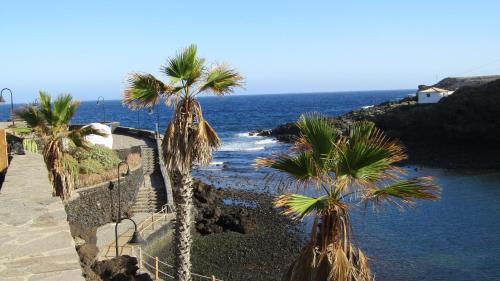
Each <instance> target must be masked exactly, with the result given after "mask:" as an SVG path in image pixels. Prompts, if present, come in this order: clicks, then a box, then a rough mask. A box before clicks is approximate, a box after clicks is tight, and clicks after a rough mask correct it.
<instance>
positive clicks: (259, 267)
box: [154, 182, 303, 281]
mask: <svg viewBox="0 0 500 281" xmlns="http://www.w3.org/2000/svg"><path fill="white" fill-rule="evenodd" d="M194 188H195V202H196V205H197V215H196V220H197V223H196V229H197V230H198V231H195V232H194V233H193V248H192V263H193V272H196V273H199V274H204V275H209V276H210V275H214V276H216V277H217V278H219V279H223V280H239V281H245V280H249V281H250V280H252V281H256V280H259V281H260V280H262V281H271V280H273V281H275V280H280V279H281V278H282V276H283V274H284V273H285V272H286V271H287V269H288V266H289V265H290V264H291V263H292V262H293V260H294V259H295V257H296V255H297V254H298V253H299V251H300V249H301V247H302V245H303V236H302V233H301V230H300V227H299V225H298V224H297V223H295V222H292V221H291V220H290V219H288V218H287V217H285V216H283V215H282V214H281V213H280V211H279V210H278V209H276V208H275V207H274V206H273V203H272V201H273V197H272V196H271V195H270V194H267V193H256V192H251V191H245V190H238V189H232V188H224V189H216V188H215V187H214V186H212V185H205V184H203V183H200V182H198V183H196V184H195V187H194ZM200 189H201V190H205V191H203V192H205V194H203V195H202V197H203V198H206V199H207V200H202V201H205V202H200V200H199V198H200V195H201V194H200ZM197 190H198V191H197ZM207 194H208V195H207ZM200 203H201V204H200ZM214 210H217V211H215V212H217V213H218V217H219V218H221V217H226V218H227V217H231V218H232V219H230V220H229V223H228V224H227V225H224V223H223V225H219V224H217V223H212V224H208V225H210V226H209V227H206V224H205V223H206V222H207V220H209V218H210V217H212V216H213V212H214ZM204 213H209V215H208V216H206V215H204ZM245 220H247V222H245ZM213 221H217V220H213ZM213 221H212V222H213ZM222 221H223V222H224V221H226V219H223V220H222ZM226 222H227V221H226ZM201 224H203V226H200V225H201ZM235 225H240V226H239V227H236V228H234V226H235ZM200 230H201V231H200ZM208 230H211V231H212V232H210V233H207V231H208ZM213 230H215V231H213ZM171 250H172V249H171V247H169V245H163V246H162V247H161V249H157V252H156V253H154V254H155V255H158V256H159V257H160V258H161V259H162V260H167V261H169V262H173V253H172V251H171Z"/></svg>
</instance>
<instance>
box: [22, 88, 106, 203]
mask: <svg viewBox="0 0 500 281" xmlns="http://www.w3.org/2000/svg"><path fill="white" fill-rule="evenodd" d="M79 105H80V103H79V102H78V101H73V98H72V97H71V95H69V94H65V95H59V96H58V97H57V99H56V100H55V101H52V99H51V97H50V95H49V94H47V93H45V92H43V91H40V105H39V106H35V105H28V106H27V107H26V108H24V109H23V110H21V111H20V112H18V113H17V114H18V115H19V116H20V117H21V118H22V119H23V120H25V121H26V123H27V125H28V126H29V127H31V128H33V131H34V133H35V134H36V136H37V137H39V138H41V139H42V141H43V143H44V148H43V159H44V161H45V165H46V167H47V170H48V172H49V180H50V182H51V183H52V186H53V192H52V195H53V196H60V197H61V199H63V200H67V199H69V198H70V197H71V192H72V191H73V189H74V184H75V174H76V173H77V171H76V170H75V169H78V167H77V166H75V165H74V159H73V158H72V157H71V155H70V154H69V153H68V152H67V149H66V148H67V147H68V145H74V146H76V147H85V148H88V147H89V145H90V144H89V143H88V142H87V141H86V140H85V136H86V135H89V134H99V135H103V132H100V131H97V130H95V129H93V128H91V127H90V126H89V127H85V128H82V129H80V128H77V129H70V128H69V123H70V121H71V119H72V118H73V115H74V114H75V112H76V110H77V108H78V106H79ZM72 160H73V161H72Z"/></svg>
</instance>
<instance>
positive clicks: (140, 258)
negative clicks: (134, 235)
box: [139, 246, 142, 269]
mask: <svg viewBox="0 0 500 281" xmlns="http://www.w3.org/2000/svg"><path fill="white" fill-rule="evenodd" d="M139 269H142V248H141V247H140V246H139Z"/></svg>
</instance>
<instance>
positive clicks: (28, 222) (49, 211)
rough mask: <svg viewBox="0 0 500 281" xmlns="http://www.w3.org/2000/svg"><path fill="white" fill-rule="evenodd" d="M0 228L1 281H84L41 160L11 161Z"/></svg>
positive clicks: (0, 202)
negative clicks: (0, 230) (0, 231)
mask: <svg viewBox="0 0 500 281" xmlns="http://www.w3.org/2000/svg"><path fill="white" fill-rule="evenodd" d="M0 227H1V229H2V236H1V237H0V280H2V281H3V280H8V281H17V280H23V281H26V280H32V281H37V280H40V281H41V280H44V281H49V280H50V281H58V280H61V281H62V280H64V281H67V280H71V281H83V280H84V278H83V277H82V271H81V267H80V264H79V258H78V255H77V253H76V251H75V244H74V241H73V238H72V237H71V235H70V229H69V225H68V222H67V215H66V213H65V211H64V206H63V203H62V202H61V200H60V199H59V198H54V197H52V187H51V185H50V183H49V181H48V178H47V171H46V168H45V164H44V163H43V159H42V157H41V155H38V154H31V153H27V154H26V155H24V156H21V155H19V156H17V155H16V156H15V157H14V158H13V160H12V162H11V164H10V166H9V169H8V171H7V175H6V177H5V181H4V183H3V186H2V189H1V190H0Z"/></svg>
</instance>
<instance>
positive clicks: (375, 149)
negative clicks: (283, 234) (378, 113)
mask: <svg viewBox="0 0 500 281" xmlns="http://www.w3.org/2000/svg"><path fill="white" fill-rule="evenodd" d="M298 126H299V128H300V132H301V135H300V137H299V139H298V141H297V142H296V144H295V145H294V146H293V148H292V152H291V153H290V154H285V155H276V156H273V157H271V158H266V159H258V160H257V164H258V165H259V166H261V167H268V168H271V169H273V170H274V172H272V173H271V175H272V178H274V180H277V181H278V182H279V183H285V184H286V186H285V187H290V185H293V186H294V187H296V188H299V187H300V189H302V188H304V189H307V188H308V187H315V188H316V189H317V191H316V193H320V192H321V193H323V194H322V195H321V196H313V197H311V196H306V195H301V194H294V193H285V194H284V195H281V196H279V197H277V199H276V201H275V204H276V206H278V207H281V208H283V209H284V213H285V214H286V215H289V216H292V217H293V218H297V219H302V218H304V217H306V216H313V217H314V224H313V229H312V232H311V239H310V240H309V242H308V243H307V244H306V246H305V247H304V248H303V249H302V251H301V253H300V255H299V257H298V258H297V260H296V261H295V262H294V263H293V264H292V266H291V267H290V269H289V271H288V272H287V274H286V276H285V278H284V280H290V281H304V280H310V281H355V280H356V281H360V280H363V281H368V280H373V276H372V274H371V272H370V269H369V265H368V260H367V258H366V256H365V255H364V254H363V252H362V251H361V250H360V249H358V248H357V247H356V246H355V245H354V244H353V241H352V231H351V224H350V220H349V213H350V206H351V205H352V204H355V203H360V202H361V203H364V204H368V203H370V202H373V203H375V204H376V205H379V204H381V203H383V202H384V201H387V202H392V203H394V204H396V205H397V206H403V204H413V203H414V201H415V199H431V200H435V199H438V198H439V187H438V186H437V185H435V184H434V183H433V181H432V179H431V178H429V177H422V178H412V179H403V177H402V175H403V174H404V170H403V169H402V168H400V167H397V166H395V163H397V162H399V161H401V160H403V159H405V158H406V154H405V152H404V149H403V147H402V145H401V144H399V143H398V142H396V141H393V140H390V139H388V138H387V137H385V136H384V134H383V133H382V132H381V131H380V130H378V129H377V128H376V127H375V126H374V124H373V123H371V122H358V123H354V124H353V125H351V126H350V128H349V131H348V134H347V135H346V136H342V135H340V134H338V133H337V131H336V129H335V128H334V127H333V126H332V125H331V123H330V122H329V121H328V120H327V119H325V118H324V117H321V116H319V115H315V114H312V115H306V116H302V117H301V119H300V120H299V122H298Z"/></svg>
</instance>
